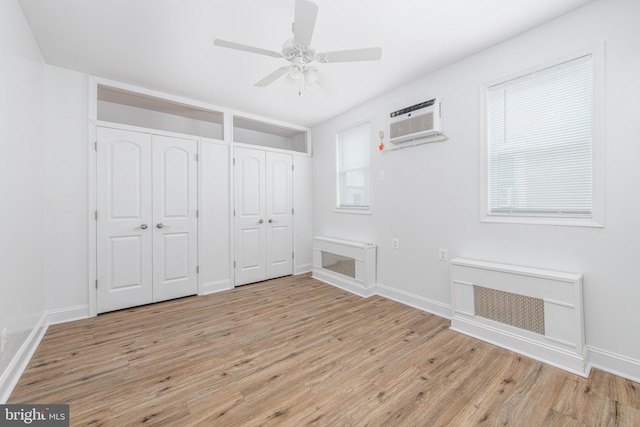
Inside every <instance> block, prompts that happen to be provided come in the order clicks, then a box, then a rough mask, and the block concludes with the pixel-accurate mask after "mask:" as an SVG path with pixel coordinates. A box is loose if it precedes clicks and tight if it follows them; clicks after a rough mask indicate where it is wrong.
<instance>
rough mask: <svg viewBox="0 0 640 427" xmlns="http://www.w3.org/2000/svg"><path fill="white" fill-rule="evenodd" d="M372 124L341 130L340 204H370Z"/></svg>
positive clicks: (355, 206)
mask: <svg viewBox="0 0 640 427" xmlns="http://www.w3.org/2000/svg"><path fill="white" fill-rule="evenodd" d="M370 140H371V124H370V123H369V122H367V123H363V124H360V125H357V126H354V127H351V128H349V129H346V130H343V131H340V132H338V134H337V137H336V148H337V162H338V207H340V208H367V207H369V145H370Z"/></svg>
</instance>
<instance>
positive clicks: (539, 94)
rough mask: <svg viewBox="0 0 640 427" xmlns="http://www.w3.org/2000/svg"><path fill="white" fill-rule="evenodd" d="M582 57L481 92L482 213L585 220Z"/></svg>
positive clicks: (588, 191) (585, 66) (588, 125)
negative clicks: (485, 184)
mask: <svg viewBox="0 0 640 427" xmlns="http://www.w3.org/2000/svg"><path fill="white" fill-rule="evenodd" d="M592 107H593V66H592V57H591V55H587V56H584V57H581V58H577V59H574V60H571V61H568V62H565V63H562V64H559V65H556V66H553V67H550V68H546V69H543V70H540V71H537V72H535V73H532V74H529V75H526V76H523V77H519V78H516V79H513V80H509V81H507V82H503V83H500V84H497V85H495V86H491V87H489V88H488V89H487V140H488V162H489V165H488V167H489V174H488V179H489V183H488V184H489V185H488V187H489V191H488V197H489V201H488V202H489V213H490V214H494V215H532V216H535V215H540V216H559V215H566V216H578V217H580V216H587V217H588V216H591V212H592V199H593V161H592V147H593V144H592V139H593V136H592V129H593V125H592V116H593V112H592V111H593V108H592Z"/></svg>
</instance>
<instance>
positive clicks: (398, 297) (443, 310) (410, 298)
mask: <svg viewBox="0 0 640 427" xmlns="http://www.w3.org/2000/svg"><path fill="white" fill-rule="evenodd" d="M376 294H378V295H380V296H382V297H385V298H388V299H390V300H393V301H396V302H399V303H401V304H404V305H408V306H409V307H413V308H417V309H418V310H422V311H426V312H427V313H432V314H435V315H437V316H440V317H444V318H445V319H451V306H450V305H448V304H443V303H441V302H438V301H434V300H432V299H429V298H425V297H422V296H420V295H415V294H412V293H409V292H405V291H401V290H400V289H395V288H392V287H390V286H386V285H382V284H380V283H378V284H376Z"/></svg>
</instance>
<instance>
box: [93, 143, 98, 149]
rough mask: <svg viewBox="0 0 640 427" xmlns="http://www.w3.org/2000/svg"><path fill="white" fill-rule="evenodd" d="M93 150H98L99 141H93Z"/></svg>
mask: <svg viewBox="0 0 640 427" xmlns="http://www.w3.org/2000/svg"><path fill="white" fill-rule="evenodd" d="M93 150H94V151H98V141H94V143H93Z"/></svg>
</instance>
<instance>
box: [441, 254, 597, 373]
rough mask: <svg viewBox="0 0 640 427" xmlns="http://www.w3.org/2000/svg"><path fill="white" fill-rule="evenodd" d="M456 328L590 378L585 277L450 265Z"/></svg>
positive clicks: (488, 265) (468, 262)
mask: <svg viewBox="0 0 640 427" xmlns="http://www.w3.org/2000/svg"><path fill="white" fill-rule="evenodd" d="M451 292H452V295H451V300H452V308H453V312H452V316H451V329H453V330H455V331H458V332H462V333H464V334H467V335H471V336H473V337H476V338H479V339H481V340H484V341H487V342H490V343H492V344H495V345H498V346H501V347H504V348H507V349H509V350H512V351H515V352H517V353H521V354H524V355H525V356H529V357H531V358H534V359H537V360H540V361H542V362H545V363H548V364H550V365H554V366H556V367H559V368H562V369H565V370H567V371H570V372H573V373H576V374H578V375H581V376H585V377H586V376H588V367H587V364H586V355H585V352H586V345H585V339H584V319H583V309H582V274H578V273H565V272H559V271H551V270H542V269H537V268H530V267H521V266H514V265H507V264H499V263H494V262H486V261H476V260H469V259H463V258H456V259H453V260H451Z"/></svg>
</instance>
